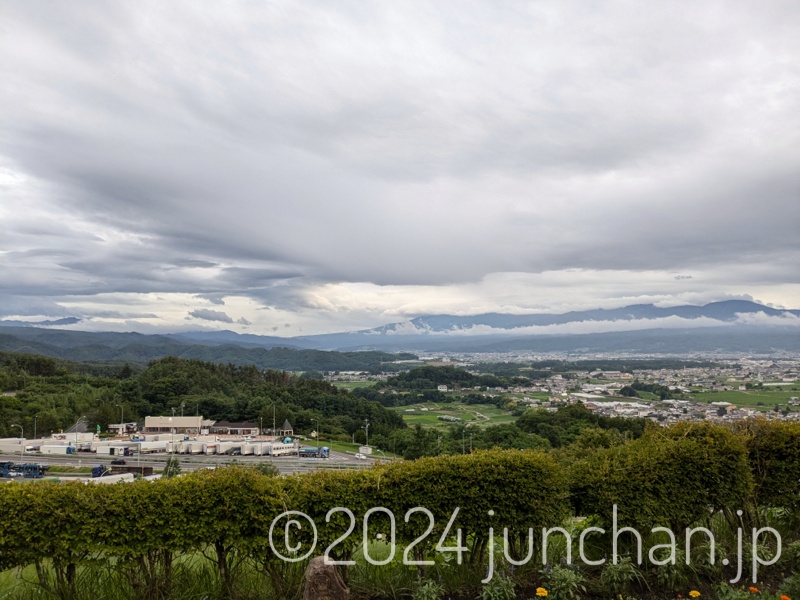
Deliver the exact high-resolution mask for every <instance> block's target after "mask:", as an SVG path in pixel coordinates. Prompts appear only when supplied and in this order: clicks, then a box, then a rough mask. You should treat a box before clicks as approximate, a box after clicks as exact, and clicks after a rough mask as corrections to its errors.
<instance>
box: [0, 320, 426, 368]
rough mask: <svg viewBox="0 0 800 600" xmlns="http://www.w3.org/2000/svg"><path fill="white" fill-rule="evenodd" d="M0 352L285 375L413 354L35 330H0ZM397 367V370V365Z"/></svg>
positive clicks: (382, 363) (380, 364)
mask: <svg viewBox="0 0 800 600" xmlns="http://www.w3.org/2000/svg"><path fill="white" fill-rule="evenodd" d="M0 351H5V352H24V353H28V354H39V355H43V356H49V357H52V358H60V359H65V360H71V361H77V362H93V363H119V364H124V363H129V364H132V365H139V366H144V365H146V364H147V363H148V362H150V361H152V360H155V359H159V358H163V357H165V356H177V357H179V358H185V359H195V360H201V361H207V362H214V363H224V364H228V363H230V364H234V365H240V366H245V365H252V366H255V367H258V368H259V369H279V370H285V371H369V372H373V373H380V372H381V371H391V370H392V369H393V367H394V365H392V364H391V363H392V362H394V361H397V360H413V359H415V358H417V357H416V356H415V355H413V354H408V353H402V354H389V353H387V352H379V351H365V352H334V351H324V350H301V349H296V348H287V347H272V348H259V347H246V346H240V345H235V344H221V345H200V344H194V343H188V342H183V341H179V340H175V339H172V338H170V337H167V336H160V335H142V334H139V333H108V332H85V331H60V330H50V329H37V328H33V327H27V328H24V327H3V328H2V329H1V330H0ZM398 368H400V367H399V366H398Z"/></svg>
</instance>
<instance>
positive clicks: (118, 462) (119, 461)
mask: <svg viewBox="0 0 800 600" xmlns="http://www.w3.org/2000/svg"><path fill="white" fill-rule="evenodd" d="M111 464H112V465H127V464H128V461H127V460H125V459H124V458H115V459H114V460H112V461H111Z"/></svg>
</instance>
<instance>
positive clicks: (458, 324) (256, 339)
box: [0, 300, 800, 369]
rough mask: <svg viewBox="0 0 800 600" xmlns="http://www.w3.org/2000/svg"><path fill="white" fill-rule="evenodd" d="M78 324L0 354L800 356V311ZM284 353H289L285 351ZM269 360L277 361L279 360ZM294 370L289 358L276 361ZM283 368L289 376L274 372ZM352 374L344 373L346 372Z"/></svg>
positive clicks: (8, 326) (737, 304) (15, 343)
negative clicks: (134, 326) (307, 324)
mask: <svg viewBox="0 0 800 600" xmlns="http://www.w3.org/2000/svg"><path fill="white" fill-rule="evenodd" d="M76 322H78V320H77V319H74V318H69V319H60V320H58V321H43V322H40V323H35V324H31V323H25V324H21V323H20V322H19V321H0V326H5V327H4V328H3V329H0V350H9V351H18V352H36V353H40V354H46V355H49V356H58V357H60V358H69V359H71V360H103V361H129V362H142V361H147V360H152V359H153V358H158V357H160V356H165V355H177V356H186V357H187V358H188V357H191V358H201V359H203V360H211V361H215V362H234V363H239V364H258V365H260V366H267V367H268V366H272V364H271V361H272V359H275V360H277V355H276V353H275V352H274V351H271V352H267V351H268V350H270V349H276V348H291V349H295V350H349V351H357V350H381V351H390V352H396V351H414V350H417V351H436V352H448V351H451V352H452V351H459V352H514V351H534V352H570V353H597V352H613V353H628V352H639V353H648V354H684V353H692V352H703V353H740V352H741V353H767V354H769V353H775V352H793V353H800V310H782V309H776V308H771V307H768V306H763V305H760V304H757V303H754V302H748V301H744V300H727V301H723V302H713V303H710V304H706V305H705V306H689V305H684V306H673V307H658V306H654V305H652V304H636V305H631V306H626V307H623V308H616V309H597V310H586V311H574V312H568V313H561V314H531V315H511V314H501V313H487V314H482V315H472V316H456V315H431V316H423V317H417V318H415V319H411V320H408V321H403V322H398V323H391V324H387V325H383V326H381V327H376V328H373V329H365V330H360V331H352V332H346V333H335V334H325V335H314V336H303V337H293V338H279V337H274V336H260V335H253V334H238V333H235V332H233V331H196V332H189V333H174V334H165V335H143V334H138V333H112V332H97V333H93V332H81V331H67V330H63V329H58V327H59V326H61V325H74V324H75V323H76ZM284 353H285V351H284ZM268 354H273V355H274V356H272V358H270V356H268ZM323 362H324V361H323ZM278 363H280V364H286V360H285V356H283V357H282V358H281V359H280V360H278ZM275 368H287V367H285V366H284V367H281V366H277V365H276V366H275ZM340 368H342V369H345V368H346V367H340Z"/></svg>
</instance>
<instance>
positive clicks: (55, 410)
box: [0, 355, 405, 439]
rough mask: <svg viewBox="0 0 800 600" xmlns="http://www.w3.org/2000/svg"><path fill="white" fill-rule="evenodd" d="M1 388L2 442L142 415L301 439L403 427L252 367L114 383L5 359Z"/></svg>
mask: <svg viewBox="0 0 800 600" xmlns="http://www.w3.org/2000/svg"><path fill="white" fill-rule="evenodd" d="M0 386H1V387H2V389H3V390H4V391H10V390H11V391H13V392H14V393H15V395H13V396H3V397H2V398H1V399H0V437H4V436H11V435H18V433H19V431H18V430H17V429H16V428H13V429H12V428H11V424H12V423H16V424H20V425H22V426H23V428H24V429H25V433H26V435H27V437H33V435H34V431H35V432H36V433H37V434H40V435H47V434H49V433H51V432H57V431H60V430H62V429H67V428H69V427H71V426H72V425H73V424H74V423H75V422H77V421H78V419H80V418H81V417H84V416H85V417H86V420H87V421H88V424H89V427H90V428H94V427H95V426H96V425H100V427H101V429H103V430H106V429H107V427H108V424H109V423H118V422H119V421H120V418H124V419H125V420H126V421H137V420H141V419H143V418H144V417H145V416H148V415H169V414H172V410H173V409H175V411H176V413H177V414H187V415H194V414H199V415H202V416H204V417H205V418H209V419H214V420H229V421H251V422H256V423H259V422H263V424H264V427H265V428H268V427H271V426H272V422H273V418H274V419H275V420H276V421H277V425H278V426H280V425H281V424H282V423H283V421H284V420H285V419H288V420H289V422H290V423H291V424H292V425H293V426H294V428H295V429H296V430H297V431H299V432H306V431H310V430H311V429H312V420H316V421H317V422H318V423H319V426H321V428H322V432H323V434H324V435H326V436H328V437H332V438H335V437H336V436H340V437H341V438H342V439H344V438H347V439H350V438H351V437H352V435H353V434H354V433H355V432H356V431H358V430H359V429H360V427H362V426H363V425H364V420H365V419H369V421H370V428H371V431H373V432H375V433H376V434H387V435H388V434H389V433H391V432H392V431H394V430H395V429H402V428H404V427H405V425H404V424H403V421H402V417H401V416H400V415H398V414H396V413H394V412H392V411H389V410H387V409H385V408H384V407H383V406H381V405H379V404H378V403H376V402H371V401H369V400H366V399H365V398H359V397H356V396H353V395H352V394H350V393H349V392H348V391H347V390H343V389H340V388H337V387H335V386H333V385H331V384H329V383H326V382H324V381H319V380H313V379H306V378H303V377H300V376H297V375H292V374H289V373H287V372H285V371H275V370H268V371H262V370H260V369H258V368H256V367H255V366H236V365H233V364H224V365H220V364H214V363H208V362H203V361H198V360H185V359H181V358H175V357H169V358H163V359H159V360H156V361H153V362H151V363H150V364H149V365H148V366H147V368H145V369H144V370H142V371H140V372H136V371H135V370H134V369H132V368H130V367H128V366H123V367H120V368H117V369H116V373H115V375H114V376H96V375H89V374H86V373H76V372H73V371H72V370H71V369H70V368H69V366H67V365H65V364H60V363H59V362H58V361H56V360H54V359H50V358H47V357H41V356H40V357H35V356H30V355H6V356H5V357H4V358H3V362H2V363H1V364H0Z"/></svg>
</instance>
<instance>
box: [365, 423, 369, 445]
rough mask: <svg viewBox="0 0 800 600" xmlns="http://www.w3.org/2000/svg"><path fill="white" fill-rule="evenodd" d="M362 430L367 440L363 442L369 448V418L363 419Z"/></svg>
mask: <svg viewBox="0 0 800 600" xmlns="http://www.w3.org/2000/svg"><path fill="white" fill-rule="evenodd" d="M364 432H365V434H366V440H367V442H366V443H365V444H364V445H365V446H366V447H367V448H369V419H364Z"/></svg>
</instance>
